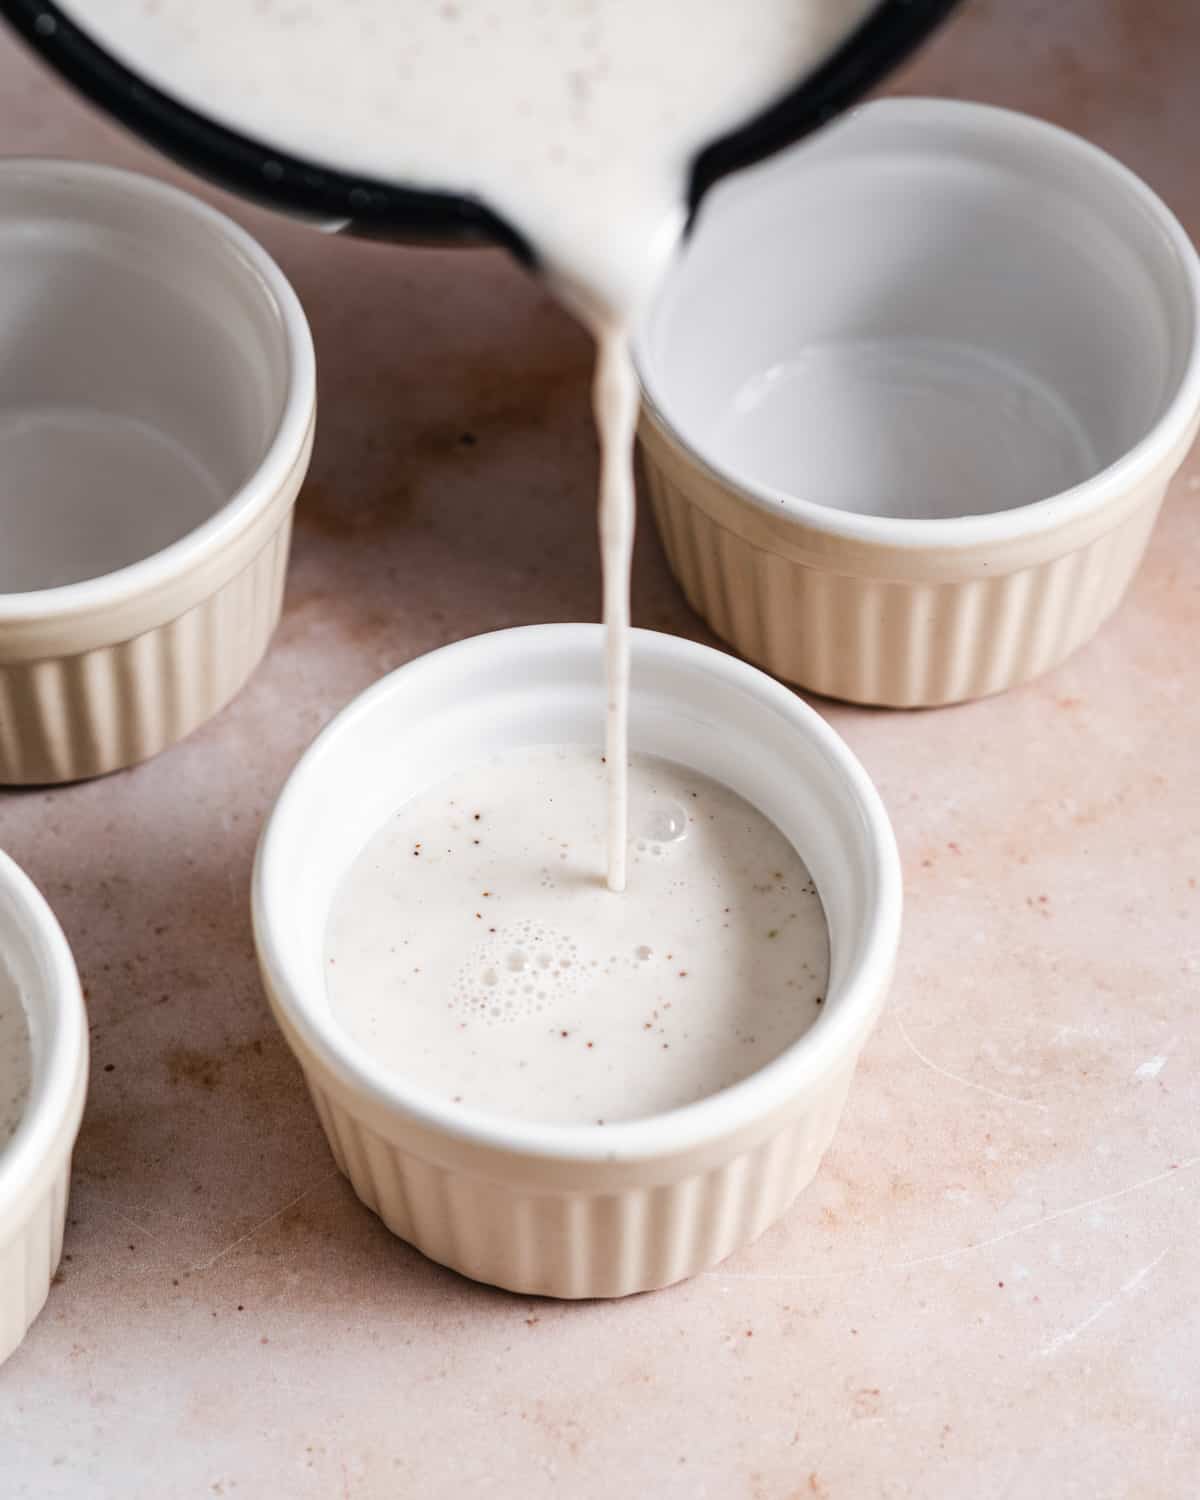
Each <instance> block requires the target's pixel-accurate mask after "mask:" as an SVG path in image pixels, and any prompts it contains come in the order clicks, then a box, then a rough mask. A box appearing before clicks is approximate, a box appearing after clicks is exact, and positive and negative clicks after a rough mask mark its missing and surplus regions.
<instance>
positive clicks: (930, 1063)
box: [893, 1011, 1047, 1114]
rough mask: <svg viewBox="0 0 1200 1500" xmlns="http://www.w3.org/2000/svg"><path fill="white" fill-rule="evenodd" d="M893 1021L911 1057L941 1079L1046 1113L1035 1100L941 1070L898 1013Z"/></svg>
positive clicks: (945, 1069) (1044, 1106)
mask: <svg viewBox="0 0 1200 1500" xmlns="http://www.w3.org/2000/svg"><path fill="white" fill-rule="evenodd" d="M893 1019H894V1020H895V1022H896V1025H897V1027H898V1028H899V1031H900V1035H901V1036H902V1037H903V1038H904V1040H905V1042H906V1043H907V1044H908V1048H909V1051H910V1052H911V1053H912V1054H913V1056H914V1057H915V1058H917V1060H918V1061H919V1062H923V1063H924V1064H925V1066H926V1067H927V1068H932V1070H933V1071H934V1072H935V1073H940V1074H941V1076H942V1077H943V1078H948V1079H949V1080H950V1082H951V1083H960V1084H962V1086H963V1088H968V1089H975V1090H977V1092H979V1093H981V1094H987V1095H989V1096H990V1097H991V1098H993V1099H1001V1100H1003V1102H1004V1103H1005V1104H1020V1105H1023V1106H1024V1107H1025V1108H1026V1109H1040V1110H1041V1111H1042V1113H1043V1114H1045V1113H1047V1108H1046V1105H1044V1104H1040V1103H1039V1102H1038V1101H1037V1100H1036V1099H1020V1098H1018V1097H1017V1096H1016V1095H1015V1094H1004V1093H1001V1091H1000V1090H999V1089H992V1088H988V1086H987V1084H985V1083H974V1082H972V1080H971V1079H969V1078H960V1077H959V1075H958V1074H957V1073H951V1072H950V1071H949V1070H948V1069H947V1068H943V1067H942V1066H941V1064H940V1063H935V1062H934V1060H933V1059H932V1058H931V1057H926V1056H925V1054H924V1052H922V1051H921V1049H920V1048H919V1047H918V1046H917V1044H916V1042H914V1041H913V1039H912V1037H911V1036H910V1035H909V1031H908V1027H907V1026H906V1025H905V1024H904V1018H903V1017H902V1016H901V1015H900V1013H899V1012H898V1011H897V1012H894V1014H893Z"/></svg>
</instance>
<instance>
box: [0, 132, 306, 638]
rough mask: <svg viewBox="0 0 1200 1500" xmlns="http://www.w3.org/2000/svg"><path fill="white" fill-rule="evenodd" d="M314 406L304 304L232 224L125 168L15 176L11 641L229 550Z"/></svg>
mask: <svg viewBox="0 0 1200 1500" xmlns="http://www.w3.org/2000/svg"><path fill="white" fill-rule="evenodd" d="M313 387H314V378H313V370H312V350H311V341H310V339H309V335H308V331H307V327H306V325H305V323H304V318H303V314H302V312H301V310H300V308H299V304H298V303H297V301H296V298H295V295H294V293H293V292H292V290H291V288H290V287H289V286H288V284H287V282H286V280H285V279H284V277H283V276H282V275H281V273H280V272H279V270H278V268H277V267H276V266H275V265H274V263H273V262H272V261H271V259H270V257H269V256H267V255H266V253H265V252H264V251H263V250H261V249H260V247H258V246H257V245H256V244H255V242H254V241H253V240H252V239H251V238H250V237H249V236H248V235H246V234H245V233H244V232H243V231H242V230H241V229H239V228H238V227H237V226H236V225H235V224H233V223H232V222H231V221H230V220H228V219H226V218H225V217H224V215H222V214H219V213H217V212H216V211H215V210H213V209H210V208H208V207H207V206H206V205H205V204H203V203H200V202H199V201H198V200H196V199H193V198H191V197H190V196H189V195H187V194H185V193H182V192H180V191H178V190H177V189H174V188H171V187H168V186H167V185H165V184H163V183H159V182H155V181H153V180H151V179H148V178H143V177H139V176H136V175H134V174H132V173H127V172H122V171H118V170H115V169H113V168H108V167H100V166H93V165H88V164H83V163H74V162H57V161H42V160H21V159H14V160H12V161H7V162H3V163H0V464H2V465H3V474H4V483H3V485H2V486H0V521H2V524H3V527H4V531H5V543H6V545H5V546H4V548H3V549H2V550H0V622H2V621H3V620H4V619H5V618H6V617H12V616H23V615H27V614H28V613H30V612H31V611H37V612H44V611H51V610H55V609H68V608H69V609H76V608H85V607H87V606H88V605H89V604H92V603H95V602H97V601H98V600H100V599H103V600H105V601H108V600H109V599H110V598H111V597H113V596H115V595H117V594H127V593H131V592H135V591H136V590H138V589H139V588H141V587H145V586H147V585H149V584H151V583H154V582H157V581H159V580H160V579H161V577H162V575H163V574H164V573H165V572H169V571H170V570H171V569H172V568H178V567H180V566H184V565H186V564H187V563H188V561H189V559H191V558H193V557H195V556H196V555H198V554H199V553H201V552H203V551H205V550H206V549H207V548H208V547H210V546H215V545H219V543H220V541H221V538H222V536H223V535H225V534H227V533H228V532H229V531H230V529H232V528H235V527H236V526H237V525H238V524H239V520H240V518H241V516H242V515H243V513H245V512H246V511H247V510H249V509H251V508H252V507H253V506H254V505H255V504H256V503H257V502H258V501H259V500H260V499H261V498H262V496H263V495H269V494H271V493H274V492H275V491H276V490H277V489H278V487H279V484H280V482H281V481H282V480H283V478H284V476H285V474H286V471H287V469H288V467H289V466H290V464H291V463H292V462H294V458H295V454H296V452H297V451H298V450H299V449H300V447H301V446H302V438H303V431H304V428H305V426H306V424H307V422H308V420H309V417H310V414H311V408H312V399H313ZM276 470H278V472H275V471H276ZM106 490H108V491H109V500H110V503H109V504H102V503H101V501H102V500H103V498H104V494H105V491H106Z"/></svg>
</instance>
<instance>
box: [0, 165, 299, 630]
mask: <svg viewBox="0 0 1200 1500" xmlns="http://www.w3.org/2000/svg"><path fill="white" fill-rule="evenodd" d="M42 171H46V172H50V171H54V172H61V173H67V174H69V175H71V176H72V177H75V178H77V179H79V180H81V181H83V182H91V183H94V184H98V185H101V186H105V185H107V186H108V187H115V188H116V189H118V190H124V191H129V192H133V193H137V194H141V195H142V196H143V197H144V198H146V199H147V200H157V201H158V202H160V203H162V204H164V205H165V206H166V207H167V209H168V211H170V212H174V213H179V214H181V215H191V216H192V217H193V218H195V219H197V220H199V221H201V222H203V223H204V224H206V225H207V226H208V227H209V228H210V229H211V230H212V231H214V234H215V237H216V238H217V239H218V240H221V241H223V242H224V244H225V245H226V246H227V247H228V248H230V249H231V250H232V251H233V252H234V253H235V254H236V256H237V257H238V258H239V259H240V260H241V261H242V263H243V264H244V265H245V266H247V267H249V269H250V271H251V272H252V273H253V274H254V276H255V277H256V278H257V279H258V281H259V282H260V283H261V285H262V287H263V289H264V291H265V293H266V295H267V297H268V299H269V300H270V302H271V304H272V305H273V307H274V310H275V313H276V315H277V317H278V319H279V323H280V327H281V329H282V333H283V341H284V347H285V350H286V356H287V370H286V383H285V387H284V395H283V402H282V407H281V411H280V415H279V419H278V421H277V422H276V424H275V430H274V435H273V436H272V438H271V441H270V442H269V444H268V445H267V448H266V451H265V452H264V453H263V455H262V457H261V459H260V460H259V463H258V465H257V467H256V468H255V469H254V471H253V472H252V473H251V474H250V475H248V476H247V478H246V480H245V481H244V483H243V484H241V485H240V486H239V487H238V489H237V490H235V491H234V492H233V494H231V495H230V496H229V497H228V498H227V499H226V501H225V502H224V504H223V505H222V506H221V507H220V508H219V509H218V510H217V511H215V512H214V513H213V514H212V515H211V516H209V517H208V519H207V520H205V521H203V522H201V524H200V525H199V526H196V527H193V529H192V530H190V531H188V532H186V533H185V534H184V535H183V536H182V537H180V538H179V539H178V540H177V541H174V542H172V543H170V544H169V545H168V546H166V547H163V548H161V549H160V550H159V551H158V552H154V553H151V554H150V556H148V557H142V558H138V559H137V560H136V561H135V562H132V563H129V564H127V565H126V566H125V567H123V568H116V569H113V570H112V571H111V572H108V573H100V574H97V575H96V576H95V577H91V578H83V579H80V580H78V581H77V582H75V583H66V584H59V585H56V586H55V587H53V588H46V589H28V590H24V591H20V592H12V593H5V592H3V591H0V627H3V626H4V625H7V624H16V623H19V624H23V625H24V624H28V623H33V622H42V621H50V620H60V619H67V618H79V617H84V616H87V615H89V614H92V613H93V612H97V611H107V610H110V609H116V608H120V607H121V606H123V605H127V604H129V603H130V602H132V601H135V600H136V599H138V598H139V597H141V596H143V595H145V594H148V593H150V592H152V591H153V590H155V589H157V588H160V587H163V586H165V585H169V584H170V583H172V582H173V581H174V580H176V579H178V578H180V577H182V576H184V575H185V574H186V573H188V572H189V571H191V570H192V569H193V568H195V567H197V566H198V565H200V564H202V563H203V562H204V561H205V560H206V559H207V558H209V557H210V556H212V555H213V554H215V553H219V552H220V551H221V550H222V549H223V548H225V547H226V546H227V545H229V544H230V543H231V542H233V541H234V540H235V539H236V538H237V537H238V536H239V535H240V534H241V533H242V532H243V531H244V530H245V528H246V527H247V526H249V525H250V524H251V523H252V522H253V521H254V519H255V517H256V516H258V515H259V514H260V513H261V512H263V511H264V510H266V509H267V508H268V507H269V506H270V504H271V502H272V501H273V500H274V499H275V497H276V496H277V495H278V494H279V492H280V491H281V489H283V487H284V486H285V485H286V483H287V480H288V478H289V475H290V474H291V472H292V470H293V469H294V467H295V464H296V462H297V460H298V458H299V457H300V455H301V453H302V452H303V449H304V444H305V439H306V435H307V432H308V428H309V426H310V424H311V421H312V413H313V409H314V406H315V403H316V383H317V382H316V356H315V352H314V349H313V342H312V333H311V330H310V328H309V325H308V319H307V318H306V316H305V314H304V309H303V307H302V305H301V303H300V299H299V297H298V296H297V294H296V291H295V289H294V288H293V286H292V285H291V283H290V281H289V280H288V278H287V277H286V276H285V275H284V273H283V271H282V270H281V268H280V267H279V265H278V263H277V262H276V261H275V259H274V257H273V256H272V255H270V253H269V252H268V251H267V250H266V249H265V248H264V247H263V246H262V245H261V244H260V243H259V242H258V240H256V239H255V237H254V236H253V235H252V234H250V232H249V231H248V230H245V229H243V228H242V227H241V225H240V224H237V223H236V222H235V221H234V220H233V219H231V218H230V217H229V216H228V214H225V213H223V212H222V211H221V210H220V209H218V208H214V207H213V206H212V205H211V204H209V203H206V202H205V201H204V200H203V199H201V198H198V197H196V196H195V195H194V194H192V193H189V192H188V191H186V190H185V189H184V188H180V187H176V186H175V185H174V184H173V183H169V182H164V181H163V180H162V179H160V178H157V177H150V176H148V175H147V174H145V173H143V172H134V171H130V170H128V169H127V168H125V167H115V166H110V165H108V164H107V163H104V162H89V161H77V160H74V159H72V158H69V157H54V156H11V157H5V158H3V159H2V160H0V186H2V185H3V182H4V179H5V178H8V177H19V176H20V175H21V174H22V173H30V172H34V173H37V172H42Z"/></svg>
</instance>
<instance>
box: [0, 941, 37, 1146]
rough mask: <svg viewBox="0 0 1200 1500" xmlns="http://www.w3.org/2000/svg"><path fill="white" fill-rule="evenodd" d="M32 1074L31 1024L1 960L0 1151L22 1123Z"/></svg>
mask: <svg viewBox="0 0 1200 1500" xmlns="http://www.w3.org/2000/svg"><path fill="white" fill-rule="evenodd" d="M30 1072H31V1056H30V1043H29V1022H28V1020H27V1019H26V1016H25V1007H24V1006H23V1005H22V1003H21V992H20V991H19V990H18V989H17V983H16V980H15V979H13V977H12V975H11V974H10V973H9V972H8V970H7V969H6V968H5V967H4V962H3V960H0V1152H2V1151H3V1150H4V1147H5V1146H6V1145H7V1143H8V1141H9V1140H10V1138H11V1137H12V1135H13V1132H14V1131H15V1130H16V1128H17V1126H18V1125H19V1124H20V1123H21V1116H22V1115H23V1114H24V1112H25V1101H26V1099H27V1098H28V1097H29V1079H30Z"/></svg>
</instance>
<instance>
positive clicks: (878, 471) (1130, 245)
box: [638, 99, 1200, 706]
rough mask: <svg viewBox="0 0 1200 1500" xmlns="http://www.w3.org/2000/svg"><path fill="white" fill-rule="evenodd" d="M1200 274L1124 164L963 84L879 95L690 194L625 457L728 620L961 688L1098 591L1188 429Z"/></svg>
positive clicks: (749, 631) (757, 633) (769, 650)
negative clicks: (686, 227) (992, 104)
mask: <svg viewBox="0 0 1200 1500" xmlns="http://www.w3.org/2000/svg"><path fill="white" fill-rule="evenodd" d="M1198 307H1200V268H1198V263H1197V258H1196V254H1195V252H1194V250H1193V248H1192V245H1191V243H1190V241H1189V240H1188V238H1187V236H1186V234H1185V233H1184V231H1183V230H1182V229H1181V227H1180V226H1179V224H1178V223H1177V222H1176V220H1175V219H1174V218H1173V217H1172V215H1171V214H1170V212H1169V211H1168V210H1167V209H1166V207H1165V206H1164V205H1163V204H1162V203H1161V201H1160V200H1159V199H1158V198H1157V197H1155V195H1154V194H1153V193H1152V192H1151V191H1150V190H1149V189H1148V188H1147V187H1146V186H1145V185H1144V184H1143V183H1142V182H1140V181H1139V180H1138V179H1137V178H1136V177H1135V176H1134V175H1133V174H1132V173H1131V172H1129V171H1128V170H1127V169H1126V168H1124V167H1123V166H1121V165H1120V164H1119V163H1117V162H1116V161H1114V160H1113V159H1112V158H1111V157H1109V156H1107V155H1105V153H1103V152H1102V151H1099V150H1097V149H1096V148H1095V147H1093V146H1091V145H1088V144H1087V143H1086V142H1084V141H1082V140H1080V139H1078V138H1077V137H1075V136H1073V135H1070V134H1068V133H1067V132H1065V131H1063V130H1059V129H1057V128H1056V127H1054V126H1051V125H1047V124H1045V123H1043V122H1041V121H1038V120H1033V119H1030V118H1027V117H1025V116H1022V115H1018V114H1012V113H1009V112H1007V111H1004V110H998V109H992V108H988V107H985V106H982V105H975V104H965V103H959V102H954V101H935V100H923V99H889V100H883V101H880V102H877V103H873V104H869V105H867V106H865V107H864V108H863V109H861V110H859V111H857V112H856V113H854V114H853V115H851V116H849V117H848V118H847V119H846V120H845V121H843V122H840V123H838V124H836V125H835V126H833V127H831V128H830V129H829V130H828V131H827V132H826V133H825V134H824V135H823V136H822V137H820V138H819V139H818V140H817V141H815V142H813V143H811V144H809V145H806V146H803V147H800V148H797V149H795V150H793V151H792V152H789V153H787V154H786V155H784V156H783V157H780V158H777V159H775V160H773V161H771V162H768V163H767V164H766V165H764V166H762V167H759V168H757V169H755V170H754V171H753V172H749V173H747V174H745V175H744V176H743V177H742V178H740V179H736V180H732V181H730V182H729V183H727V184H725V185H723V186H722V187H721V188H720V189H718V190H717V191H715V192H714V193H713V195H712V197H711V200H710V201H709V202H708V203H707V204H706V206H705V208H704V210H703V212H702V214H701V218H700V221H699V224H698V227H697V230H696V233H695V236H694V239H693V242H692V243H691V244H690V245H689V247H688V252H687V254H686V255H685V256H684V257H683V258H682V260H681V262H680V264H679V266H678V267H677V268H676V270H675V272H674V273H673V275H672V276H671V277H670V278H669V280H668V283H667V285H666V287H665V289H664V292H663V295H662V296H661V298H660V299H659V301H658V303H657V304H656V306H655V308H654V309H653V311H652V314H651V316H650V318H649V319H648V321H647V323H646V326H645V327H644V329H643V330H642V331H641V335H640V339H639V347H638V363H639V368H640V373H641V377H642V382H643V389H644V395H645V403H644V416H643V420H642V426H641V441H642V453H643V460H644V466H645V474H646V479H647V483H648V488H649V492H650V498H651V501H652V503H653V507H654V512H655V515H656V518H657V521H658V525H659V528H660V531H661V534H662V537H663V540H664V543H665V546H666V550H667V555H668V557H669V559H670V563H671V566H672V569H673V570H674V572H675V574H676V576H677V577H678V579H679V581H680V583H681V584H682V586H683V589H684V592H685V593H686V595H687V597H688V600H689V602H690V603H691V604H692V606H693V607H694V608H695V609H696V610H698V611H699V612H700V613H701V614H702V615H703V616H704V617H705V618H706V619H707V620H708V622H709V623H710V625H711V626H712V628H713V629H714V630H715V631H716V632H717V634H718V635H720V636H721V637H722V638H723V639H725V640H727V641H729V642H730V643H731V644H732V645H733V646H734V647H735V648H736V649H737V650H738V651H740V652H741V653H742V654H743V655H745V656H747V657H749V658H750V659H751V660H752V661H755V662H757V663H758V664H759V665H761V666H764V667H766V668H767V669H768V670H770V671H771V672H773V673H775V674H776V675H778V676H780V677H783V678H786V679H787V680H789V681H791V682H795V683H799V684H801V685H802V686H804V687H806V688H809V689H812V690H813V691H815V692H819V693H824V694H828V695H829V696H831V697H835V698H844V699H849V700H851V701H854V702H861V703H874V704H884V705H893V706H917V705H925V704H939V703H951V702H955V701H958V700H961V699H966V698H973V697H977V696H981V695H983V694H987V693H994V692H998V691H1000V690H1001V689H1004V688H1007V687H1009V686H1011V685H1013V684H1015V683H1018V682H1022V681H1025V680H1027V679H1028V678H1031V677H1034V676H1036V675H1037V674H1039V673H1041V672H1044V671H1045V670H1047V669H1048V668H1050V667H1052V666H1054V665H1055V664H1056V663H1058V662H1060V661H1061V660H1063V658H1065V657H1066V656H1067V655H1069V653H1070V652H1072V651H1073V650H1075V648H1076V647H1078V646H1080V645H1081V644H1082V643H1083V642H1085V641H1086V640H1088V639H1089V638H1090V637H1091V636H1092V634H1093V633H1094V632H1095V631H1096V630H1097V628H1098V627H1099V626H1100V624H1101V623H1102V622H1103V621H1104V620H1105V619H1106V618H1107V617H1108V615H1109V614H1111V613H1112V611H1113V610H1114V609H1115V608H1116V607H1117V605H1118V604H1119V602H1120V600H1121V598H1122V596H1123V595H1124V593H1125V590H1126V588H1127V586H1128V584H1129V582H1130V580H1131V578H1132V577H1133V575H1134V573H1135V571H1136V569H1137V567H1138V564H1139V563H1140V561H1141V558H1142V554H1143V552H1144V549H1145V546H1146V543H1147V540H1148V538H1149V535H1150V531H1151V528H1152V527H1153V524H1154V520H1155V517H1156V515H1157V513H1158V509H1159V505H1160V503H1161V501H1162V498H1163V494H1164V492H1165V490H1166V487H1167V484H1168V483H1169V481H1170V479H1171V477H1172V475H1173V474H1174V473H1175V471H1176V469H1177V468H1178V467H1179V465H1180V463H1181V462H1182V460H1183V458H1184V456H1185V454H1186V452H1187V450H1188V447H1189V446H1190V444H1191V442H1192V439H1193V437H1194V436H1195V432H1196V427H1197V421H1198V419H1200V338H1198V336H1197V329H1198V323H1200V319H1198V312H1197V309H1198Z"/></svg>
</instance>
